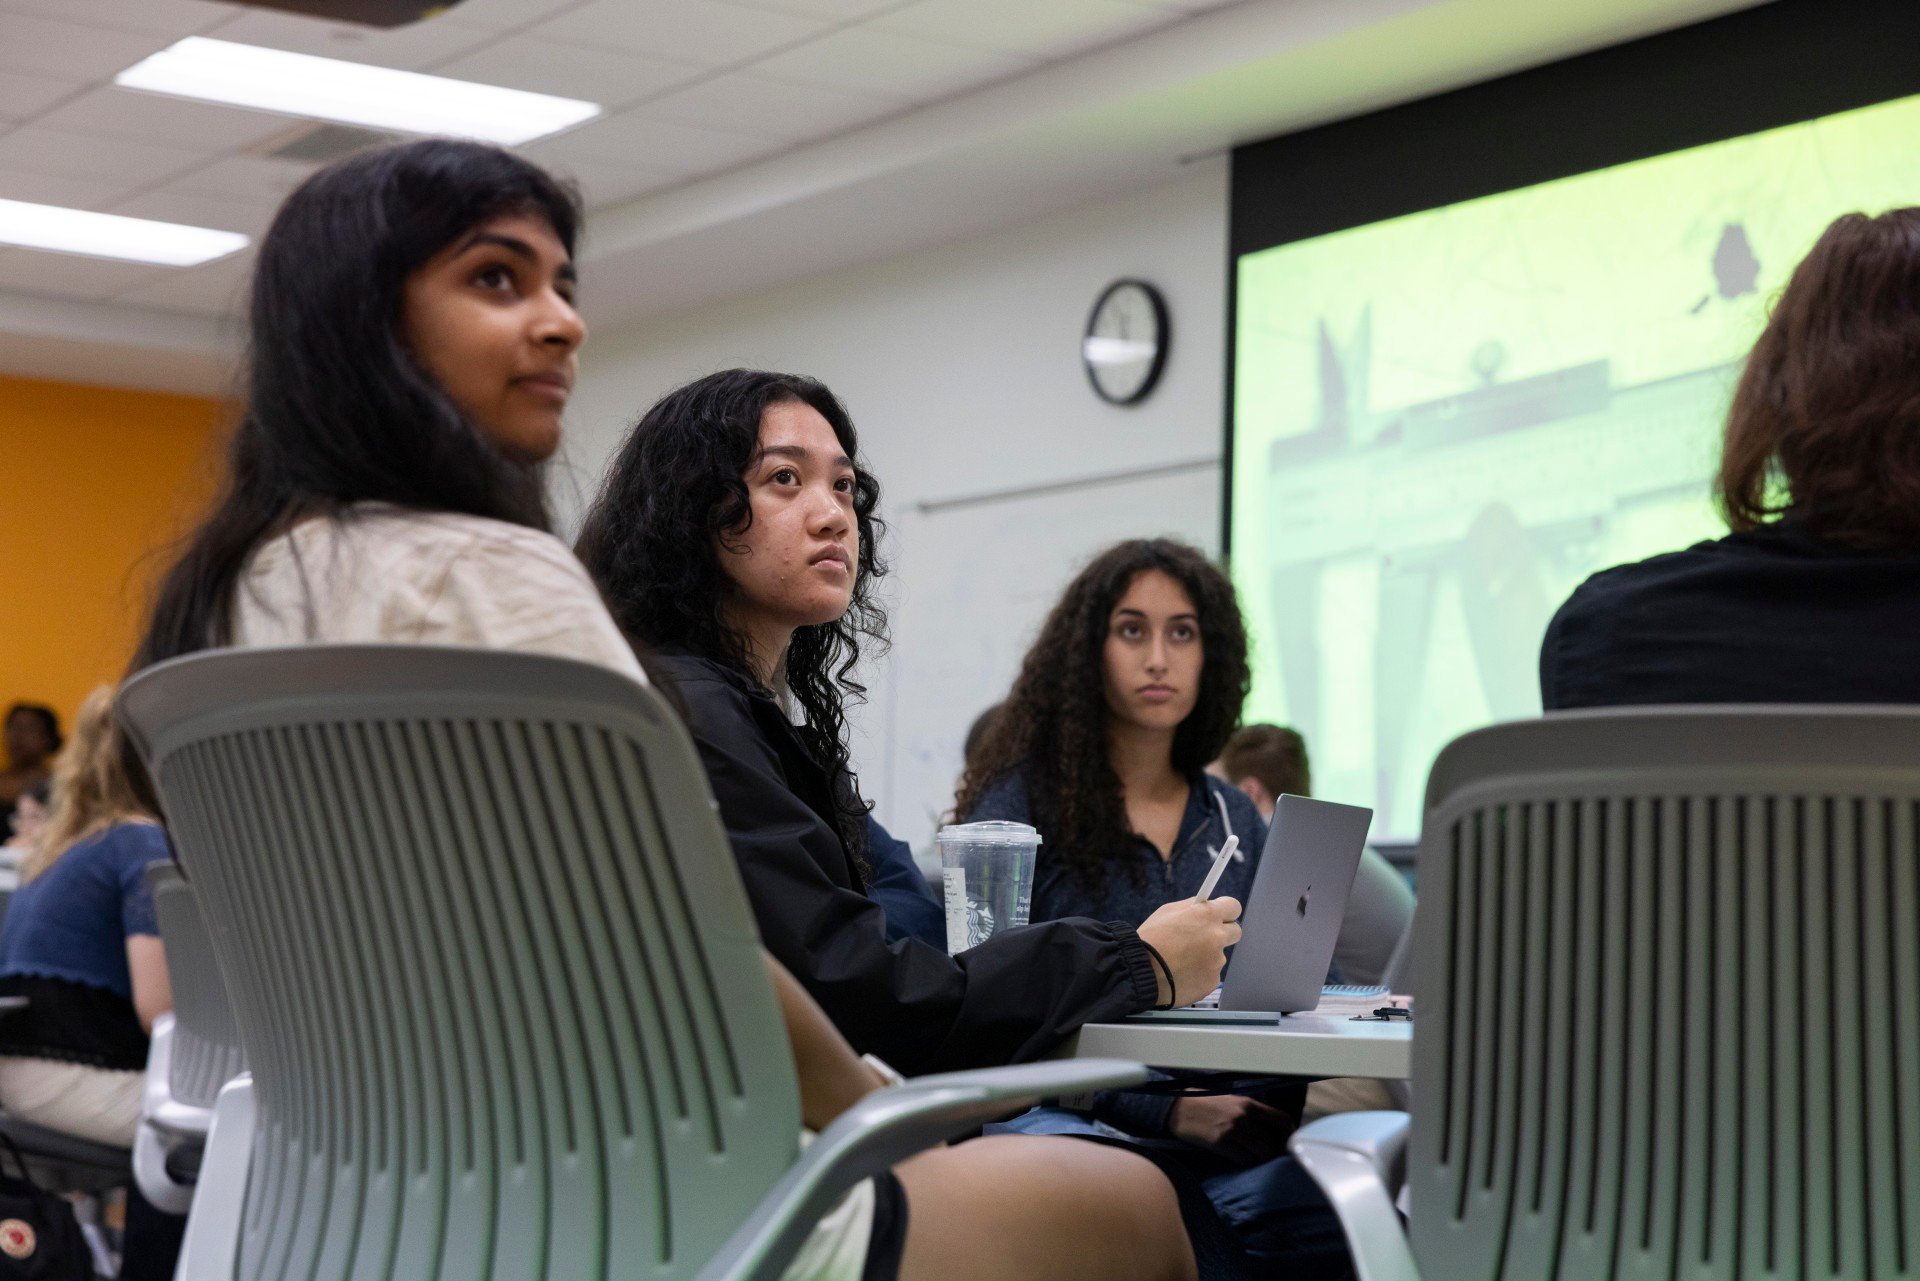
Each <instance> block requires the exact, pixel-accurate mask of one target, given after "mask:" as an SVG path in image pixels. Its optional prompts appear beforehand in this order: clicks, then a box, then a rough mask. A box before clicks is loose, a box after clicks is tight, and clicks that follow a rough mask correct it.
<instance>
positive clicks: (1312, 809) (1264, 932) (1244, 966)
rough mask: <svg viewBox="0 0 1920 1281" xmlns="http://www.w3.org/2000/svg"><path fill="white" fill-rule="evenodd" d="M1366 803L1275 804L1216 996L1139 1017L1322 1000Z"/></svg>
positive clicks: (1240, 1016) (1287, 1009) (1242, 1014)
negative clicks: (1237, 936)
mask: <svg viewBox="0 0 1920 1281" xmlns="http://www.w3.org/2000/svg"><path fill="white" fill-rule="evenodd" d="M1372 822H1373V811H1372V810H1370V809H1367V808H1366V807H1365V806H1361V805H1339V804H1336V803H1335V802H1333V801H1316V800H1313V799H1311V798H1309V797H1305V796H1282V797H1281V798H1280V799H1279V801H1278V802H1277V803H1275V805H1274V807H1273V823H1272V825H1271V826H1269V827H1268V828H1267V844H1266V847H1265V848H1264V849H1263V850H1262V851H1261V853H1260V867H1259V869H1258V870H1257V871H1256V872H1255V873H1254V876H1253V888H1252V889H1251V890H1250V891H1248V893H1247V901H1246V903H1245V904H1243V905H1242V906H1243V911H1242V914H1241V918H1240V928H1241V934H1240V943H1239V946H1237V947H1235V948H1234V949H1233V960H1232V962H1231V963H1230V964H1229V965H1228V966H1227V973H1226V979H1225V981H1224V982H1222V983H1221V985H1220V989H1219V992H1218V1001H1217V1003H1215V1002H1214V1001H1211V1000H1203V1001H1200V1002H1196V1003H1194V1004H1193V1005H1189V1006H1187V1007H1185V1008H1183V1009H1178V1010H1164V1011H1155V1012H1153V1013H1151V1014H1148V1015H1142V1016H1140V1017H1145V1018H1155V1019H1160V1020H1164V1021H1174V1022H1189V1023H1192V1022H1221V1023H1231V1022H1243V1021H1246V1020H1247V1019H1248V1018H1249V1017H1253V1018H1256V1019H1258V1018H1265V1019H1272V1018H1276V1017H1278V1016H1279V1015H1281V1014H1291V1013H1293V1012H1294V1011H1296V1010H1311V1009H1312V1008H1313V1007H1314V1006H1316V1005H1318V1004H1319V1003H1320V989H1321V985H1322V984H1323V983H1325V982H1326V981H1327V971H1328V969H1330V968H1331V967H1332V965H1333V945H1334V943H1335V942H1336V941H1337V940H1338V939H1339V937H1340V922H1341V920H1342V919H1343V918H1344V917H1345V916H1346V914H1347V895H1348V893H1350V892H1351V891H1352V889H1353V876H1354V873H1355V872H1356V871H1358V870H1359V867H1360V852H1361V850H1363V849H1364V848H1365V847H1366V843H1367V828H1368V827H1369V825H1371V824H1372Z"/></svg>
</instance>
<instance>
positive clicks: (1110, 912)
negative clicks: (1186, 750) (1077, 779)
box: [966, 771, 1267, 926]
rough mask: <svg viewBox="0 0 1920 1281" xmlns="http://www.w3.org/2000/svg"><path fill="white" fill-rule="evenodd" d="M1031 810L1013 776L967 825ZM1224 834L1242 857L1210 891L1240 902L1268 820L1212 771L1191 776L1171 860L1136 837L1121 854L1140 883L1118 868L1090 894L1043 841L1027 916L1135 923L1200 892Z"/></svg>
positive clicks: (1026, 816)
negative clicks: (1236, 840)
mask: <svg viewBox="0 0 1920 1281" xmlns="http://www.w3.org/2000/svg"><path fill="white" fill-rule="evenodd" d="M1223 809H1224V810H1225V812H1226V821H1224V822H1223V821H1222V816H1221V811H1222V810H1223ZM1032 813H1033V807H1032V804H1031V803H1030V801H1029V800H1028V797H1027V783H1026V778H1025V777H1024V775H1023V774H1022V773H1021V772H1020V771H1015V772H1013V773H1010V774H1007V775H1004V776H1003V777H1001V778H999V779H996V780H995V781H994V782H993V783H992V784H990V785H989V786H988V788H987V790H986V791H985V792H984V793H983V794H982V795H981V797H980V801H979V803H978V804H976V805H975V806H974V807H973V810H972V812H971V813H969V814H968V815H967V816H966V821H967V822H969V823H977V822H984V821H986V820H988V819H1007V820H1010V821H1012V822H1015V823H1031V822H1033V817H1032ZM1229 832H1231V833H1232V834H1233V835H1236V836H1238V837H1239V838H1240V854H1241V855H1244V856H1245V857H1238V856H1236V857H1235V858H1234V860H1233V861H1232V862H1231V863H1229V864H1227V869H1226V871H1225V872H1224V873H1223V874H1222V875H1221V877H1220V884H1219V886H1218V888H1216V889H1215V890H1214V894H1215V895H1216V896H1231V897H1233V898H1237V899H1239V900H1240V901H1241V902H1242V903H1245V902H1246V901H1247V892H1248V891H1249V890H1251V889H1252V888H1253V870H1254V868H1255V867H1257V866H1259V862H1260V851H1261V850H1262V849H1264V848H1265V847H1266V843H1267V824H1266V821H1265V820H1263V819H1262V818H1261V817H1260V811H1259V810H1258V809H1257V808H1255V807H1254V804H1253V802H1252V801H1251V800H1250V799H1248V797H1247V795H1246V793H1244V792H1242V791H1241V790H1240V789H1239V788H1237V787H1232V786H1229V785H1228V784H1226V783H1223V782H1221V781H1220V780H1219V779H1217V778H1214V777H1213V776H1212V775H1210V774H1196V775H1194V776H1193V779H1192V780H1191V785H1190V787H1189V790H1188V792H1187V809H1186V813H1184V814H1183V815H1181V817H1180V834H1179V835H1178V836H1176V837H1174V840H1173V855H1172V857H1171V858H1162V857H1161V856H1160V851H1159V850H1157V849H1155V848H1154V845H1153V842H1152V841H1149V840H1148V839H1147V838H1146V837H1144V836H1141V835H1138V834H1137V833H1136V834H1135V835H1134V837H1133V839H1132V840H1131V841H1130V842H1129V843H1128V848H1127V857H1128V858H1130V859H1133V860H1137V863H1138V866H1139V868H1140V871H1141V873H1142V876H1141V878H1140V881H1139V883H1138V884H1136V883H1135V881H1134V878H1133V877H1131V876H1129V875H1127V869H1126V868H1124V867H1121V866H1116V867H1114V869H1113V872H1112V874H1111V875H1110V876H1108V877H1107V878H1106V883H1105V884H1104V885H1102V886H1100V887H1098V888H1094V889H1089V888H1088V887H1087V886H1086V885H1084V884H1082V883H1081V882H1080V881H1079V880H1078V879H1077V878H1075V877H1073V876H1071V875H1069V874H1068V872H1067V870H1066V868H1065V867H1064V866H1063V865H1062V863H1061V860H1060V851H1058V850H1056V849H1053V848H1051V847H1049V846H1048V845H1047V844H1046V843H1045V842H1042V843H1041V846H1040V852H1039V854H1038V856H1037V857H1036V859H1035V861H1034V871H1033V918H1032V919H1034V920H1036V921H1053V920H1058V919H1060V918H1061V917H1064V916H1090V917H1093V918H1094V919H1095V920H1100V921H1126V922H1128V923H1129V924H1131V925H1135V926H1138V925H1139V924H1140V922H1142V921H1144V920H1146V919H1147V918H1148V917H1149V916H1152V915H1153V913H1154V911H1155V909H1157V908H1158V907H1160V905H1161V904H1163V903H1170V902H1172V901H1173V900H1175V899H1179V898H1191V897H1193V896H1194V895H1195V894H1197V893H1199V892H1200V883H1201V882H1202V881H1204V880H1206V879H1207V872H1208V870H1209V869H1211V868H1212V866H1213V856H1214V855H1215V853H1217V852H1218V851H1219V849H1220V847H1221V845H1222V844H1224V843H1225V842H1226V839H1227V835H1228V833H1229Z"/></svg>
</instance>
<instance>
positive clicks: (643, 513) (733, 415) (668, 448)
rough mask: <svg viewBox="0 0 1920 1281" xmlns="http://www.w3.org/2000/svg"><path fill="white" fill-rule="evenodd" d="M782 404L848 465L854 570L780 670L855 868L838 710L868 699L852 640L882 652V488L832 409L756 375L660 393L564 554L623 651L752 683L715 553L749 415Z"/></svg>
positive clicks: (734, 372)
mask: <svg viewBox="0 0 1920 1281" xmlns="http://www.w3.org/2000/svg"><path fill="white" fill-rule="evenodd" d="M780 404H803V405H809V406H811V407H812V408H813V409H815V410H817V411H818V412H819V414H820V416H821V417H822V418H824V419H826V420H827V424H828V425H829V426H830V427H832V428H833V434H834V437H835V438H836V439H837V440H838V441H839V443H840V448H841V449H843V450H845V451H846V455H847V457H848V458H851V459H853V460H854V490H853V512H854V519H855V520H856V522H857V524H858V528H859V533H860V563H859V566H858V571H859V572H858V573H857V575H856V576H855V578H854V583H853V597H852V600H851V602H850V603H849V604H848V606H847V611H846V613H844V614H842V615H841V616H840V617H839V618H837V619H835V620H834V621H833V622H831V623H821V624H818V625H816V626H810V627H801V628H798V629H796V630H795V631H794V634H793V641H792V643H791V644H790V645H789V647H788V649H787V656H786V662H785V664H784V665H783V667H782V672H783V675H784V678H785V685H786V689H787V692H788V693H789V694H790V695H791V697H792V699H793V702H794V704H795V705H797V706H798V707H799V709H800V712H801V714H802V717H803V722H802V724H801V725H799V726H798V729H799V732H800V736H801V738H802V740H803V741H804V742H805V743H806V745H807V749H808V751H809V752H811V753H812V755H813V757H814V759H815V761H817V762H818V763H819V765H820V767H821V768H822V769H824V770H826V771H827V773H828V775H829V776H830V777H831V778H832V779H833V780H834V796H835V802H836V805H837V807H838V809H839V815H838V817H839V824H838V826H839V829H840V837H841V839H842V840H843V841H845V842H846V844H847V848H848V849H850V850H851V851H852V852H853V854H854V858H855V860H856V861H857V862H859V863H861V864H862V865H863V866H864V864H865V857H866V844H867V843H866V824H865V818H866V814H867V811H868V809H869V808H871V807H870V806H869V805H868V804H867V803H866V802H865V801H864V800H862V799H861V798H860V794H859V787H858V782H857V780H856V778H855V775H854V771H853V767H852V763H851V753H850V751H849V749H848V746H847V721H846V708H847V705H848V704H849V703H851V702H857V701H859V700H861V699H863V698H864V697H865V695H866V687H865V686H864V685H862V684H861V683H860V682H859V681H858V680H857V679H855V677H854V674H853V672H854V666H855V664H857V663H858V662H859V661H860V647H861V643H862V642H863V641H866V642H870V643H873V644H878V645H880V646H884V645H885V644H886V627H887V617H886V612H885V610H884V609H883V608H882V607H881V605H880V602H879V601H878V600H876V599H875V598H874V585H875V583H876V582H877V580H878V579H879V578H880V576H881V575H883V574H885V573H886V572H887V566H886V562H885V561H884V560H883V559H882V558H881V555H880V535H881V533H882V532H883V531H884V529H885V526H884V525H882V524H881V522H880V520H879V518H878V517H876V516H875V515H874V509H875V508H876V507H878V506H879V503H880V483H879V482H878V481H877V480H875V479H874V478H873V476H872V474H871V473H869V472H868V471H867V470H866V468H865V466H864V465H863V463H862V462H861V460H860V441H859V437H858V435H857V434H856V433H855V431H854V429H853V420H852V419H851V418H849V417H848V416H847V411H846V409H845V408H844V407H843V406H842V405H841V404H840V401H839V399H838V398H837V397H836V396H835V395H834V394H833V393H832V392H831V391H828V390H827V388H826V387H825V386H824V385H822V384H821V383H819V382H816V381H815V380H813V379H811V378H806V377H802V376H800V375H797V374H777V373H768V372H766V371H763V370H758V369H727V370H723V371H721V372H720V373H717V374H709V375H708V376H707V377H705V378H701V379H698V380H696V381H694V382H691V383H688V384H687V385H686V386H684V387H682V388H680V389H679V390H678V391H674V392H671V393H669V394H668V395H667V396H666V397H664V398H663V399H662V400H661V401H660V402H659V403H658V404H656V405H654V407H653V408H651V409H649V410H648V411H647V412H646V413H645V414H644V415H642V416H641V419H640V421H639V422H638V423H637V424H635V426H634V428H633V430H632V431H631V432H630V433H628V435H627V438H626V441H625V442H624V443H623V444H622V445H621V446H620V452H619V453H618V454H617V455H616V456H615V458H614V460H613V467H612V469H611V470H610V471H609V472H608V473H607V478H606V481H605V483H604V484H603V485H602V486H601V488H600V495H599V497H598V498H597V499H595V500H594V504H593V507H592V509H591V510H590V511H589V512H588V513H587V518H586V522H585V524H584V526H583V527H582V529H581V532H580V541H579V544H578V546H577V547H576V548H575V551H576V552H578V553H579V556H580V559H581V561H583V562H584V563H585V564H586V567H587V569H588V571H589V572H590V573H592V574H593V576H594V578H595V579H597V580H598V582H599V584H600V590H601V592H602V593H603V594H605V596H606V598H607V604H608V607H609V608H610V609H612V611H613V616H614V619H615V621H616V622H618V623H619V624H620V626H621V627H623V628H624V629H626V632H627V634H628V635H629V636H630V637H632V638H633V639H634V640H636V641H638V642H639V643H640V644H642V645H644V646H647V647H653V648H658V647H661V646H676V647H679V648H681V649H685V650H688V651H690V652H692V653H694V654H697V655H699V656H700V657H702V658H706V659H709V660H711V661H713V662H717V663H720V664H721V665H723V666H725V667H727V668H730V669H731V670H733V671H735V672H737V673H740V674H741V675H744V676H746V677H747V678H748V679H756V677H755V674H754V669H753V664H752V662H751V661H750V658H749V654H750V645H749V642H748V639H747V637H746V636H745V635H744V634H742V633H741V632H740V631H739V630H738V629H737V628H735V627H733V626H732V625H731V624H730V623H728V622H727V618H726V614H725V613H724V603H725V601H726V599H727V597H728V595H729V591H730V588H731V583H730V581H729V579H728V578H727V576H726V572H725V571H724V570H723V569H722V568H721V565H720V558H719V547H720V544H721V542H722V540H724V539H727V538H729V537H738V536H739V535H740V534H741V533H742V532H744V531H745V529H746V528H747V527H748V525H750V524H751V523H752V520H753V509H752V507H751V506H750V504H749V502H748V498H747V486H746V481H745V479H744V477H745V474H746V471H747V468H748V467H749V466H750V465H751V464H752V462H753V459H754V457H755V455H756V454H757V453H758V452H759V449H760V416H761V414H762V413H763V412H764V411H765V410H766V409H767V407H768V406H770V405H780Z"/></svg>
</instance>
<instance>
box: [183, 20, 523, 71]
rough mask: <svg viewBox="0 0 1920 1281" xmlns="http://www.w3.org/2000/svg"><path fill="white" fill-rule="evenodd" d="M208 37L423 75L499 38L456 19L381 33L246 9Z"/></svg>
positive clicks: (491, 30) (358, 27) (419, 23)
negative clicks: (442, 63)
mask: <svg viewBox="0 0 1920 1281" xmlns="http://www.w3.org/2000/svg"><path fill="white" fill-rule="evenodd" d="M209 34H211V35H214V36H218V37H219V38H220V39H222V40H232V41H235V42H237V43H239V44H257V45H263V46H265V47H266V48H269V49H285V50H287V51H288V52H290V53H311V54H316V55H318V56H320V57H322V58H339V59H341V60H342V61H345V62H365V63H370V64H372V65H373V66H377V67H399V68H401V69H402V70H405V71H422V70H428V69H430V68H431V67H432V66H433V64H435V63H437V62H446V61H449V60H451V59H453V58H457V57H459V56H460V55H461V54H463V53H466V52H468V51H469V50H472V49H477V48H479V47H480V46H482V45H485V44H490V43H491V42H493V41H495V40H497V39H499V38H500V33H499V32H498V31H496V30H494V29H492V28H490V27H481V26H474V25H470V24H468V23H466V22H463V21H461V20H460V19H459V18H457V17H440V18H429V19H428V20H427V21H425V22H416V23H413V24H412V25H411V26H405V27H389V28H386V29H384V30H382V29H377V28H373V27H362V26H357V25H355V24H352V23H345V22H323V21H321V20H320V19H318V18H308V17H303V16H301V15H300V14H296V13H268V12H266V11H264V10H260V9H250V10H247V11H246V12H244V13H242V14H240V16H238V17H236V18H235V19H234V20H233V21H231V22H229V23H227V24H226V25H225V26H222V27H219V28H217V29H216V30H214V31H212V32H210V33H209Z"/></svg>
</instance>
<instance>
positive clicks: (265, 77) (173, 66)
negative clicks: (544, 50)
mask: <svg viewBox="0 0 1920 1281" xmlns="http://www.w3.org/2000/svg"><path fill="white" fill-rule="evenodd" d="M113 82H114V83H115V84H117V85H119V86H121V87H122V88H126V89H145V90H148V91H149V92H152V93H164V94H170V95H172V96H173V97H176V98H196V99H199V100H200V101H202V102H223V103H227V104H229V105H231V106H235V107H255V108H258V109H260V110H262V111H279V112H284V113H285V114H287V115H290V116H311V117H313V118H314V119H316V120H337V121H339V122H341V123H342V124H350V125H371V126H373V127H374V128H377V129H399V130H402V131H404V132H406V133H427V134H447V135H451V136H453V137H456V138H477V139H479V140H481V141H483V142H497V143H501V144H504V145H506V146H515V145H517V144H519V143H523V142H532V141H533V140H534V139H535V138H544V137H546V136H547V135H548V134H550V133H558V132H559V131H560V130H562V129H565V128H567V127H568V126H570V125H577V124H579V123H580V122H581V121H583V120H591V119H593V117H595V116H597V115H599V114H600V107H599V104H598V103H592V102H582V101H580V100H579V99H578V98H555V97H552V96H550V95H548V94H544V93H527V92H525V91H524V90H520V89H502V88H500V87H499V86H497V85H483V84H475V83H473V82H472V81H470V80H448V79H446V78H445V77H443V76H426V75H421V74H420V73H419V72H417V71H395V70H393V69H392V68H390V67H370V66H368V65H366V64H365V63H361V62H342V61H340V60H339V59H337V58H316V57H314V56H313V55H312V54H306V53H287V52H285V51H284V50H281V49H262V48H259V47H258V46H256V45H250V44H234V43H233V42H232V41H230V40H209V39H208V38H207V37H205V36H188V37H187V38H186V39H185V40H182V41H180V42H179V43H178V44H176V45H172V46H171V47H169V48H166V49H162V50H161V51H160V52H159V53H156V54H154V55H153V56H152V57H149V58H144V59H142V60H141V61H139V62H136V63H134V64H133V65H132V66H131V67H128V68H127V69H126V70H125V71H122V72H121V73H120V74H119V75H117V76H115V77H114V78H113Z"/></svg>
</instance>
